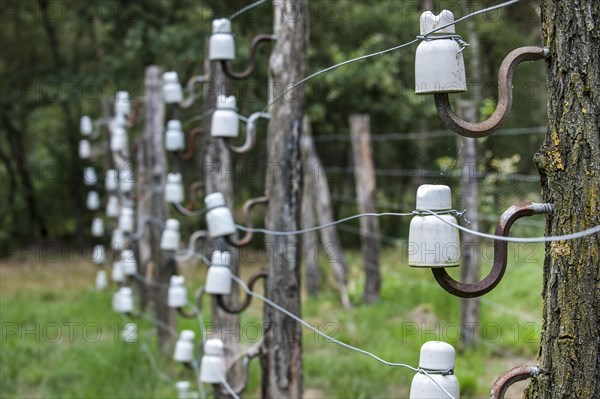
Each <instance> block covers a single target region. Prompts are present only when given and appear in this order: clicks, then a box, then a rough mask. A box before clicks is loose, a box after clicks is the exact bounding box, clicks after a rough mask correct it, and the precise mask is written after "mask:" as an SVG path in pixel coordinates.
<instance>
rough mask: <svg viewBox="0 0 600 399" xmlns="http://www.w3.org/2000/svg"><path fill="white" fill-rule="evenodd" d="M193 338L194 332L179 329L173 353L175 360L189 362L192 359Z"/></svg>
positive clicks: (194, 336)
mask: <svg viewBox="0 0 600 399" xmlns="http://www.w3.org/2000/svg"><path fill="white" fill-rule="evenodd" d="M194 338H196V334H195V333H194V332H193V331H192V330H183V331H181V333H180V334H179V339H178V340H177V343H176V344H175V353H174V354H173V359H174V360H175V361H176V362H181V363H191V362H193V361H194Z"/></svg>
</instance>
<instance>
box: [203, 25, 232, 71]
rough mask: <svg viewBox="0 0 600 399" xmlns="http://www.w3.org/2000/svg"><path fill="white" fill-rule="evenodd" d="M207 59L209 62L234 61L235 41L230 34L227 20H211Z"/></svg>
mask: <svg viewBox="0 0 600 399" xmlns="http://www.w3.org/2000/svg"><path fill="white" fill-rule="evenodd" d="M208 59H209V60H211V61H231V60H233V59H235V41H234V38H233V34H232V33H231V21H230V20H228V19H227V18H221V19H214V20H213V23H212V35H210V40H209V42H208Z"/></svg>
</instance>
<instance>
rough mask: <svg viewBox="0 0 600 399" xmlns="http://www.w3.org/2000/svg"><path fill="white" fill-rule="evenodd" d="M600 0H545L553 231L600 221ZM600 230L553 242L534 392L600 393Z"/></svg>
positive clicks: (542, 154) (547, 164)
mask: <svg viewBox="0 0 600 399" xmlns="http://www.w3.org/2000/svg"><path fill="white" fill-rule="evenodd" d="M598 21H600V3H599V2H598V1H597V0H573V1H569V2H564V1H559V0H544V1H542V32H543V38H544V43H545V46H546V47H548V48H549V49H550V57H549V58H548V60H547V66H548V68H547V73H548V78H547V83H548V131H547V135H546V140H545V141H544V144H543V145H542V148H541V149H540V151H539V152H538V153H537V154H536V155H535V161H536V164H537V166H538V168H539V171H540V174H541V176H542V188H543V193H544V200H545V201H547V202H551V203H553V204H554V211H553V213H552V214H551V215H550V216H548V218H547V225H546V233H547V234H548V235H558V234H565V233H571V232H574V231H579V230H583V229H586V228H590V227H592V226H595V225H598V224H600V214H599V212H598V209H599V205H598V204H599V199H598V198H599V196H600V162H599V160H600V134H599V132H600V117H599V115H600V94H599V93H600V29H598ZM599 259H600V235H599V234H595V235H593V236H589V237H585V238H581V239H577V240H572V241H558V242H553V243H549V244H547V245H546V258H545V261H544V282H543V292H542V297H543V299H544V307H543V327H542V339H541V346H540V353H539V366H540V375H539V377H538V378H537V379H535V380H534V381H533V382H532V384H531V385H530V387H529V389H528V391H527V392H526V397H528V398H553V399H558V398H598V397H600V349H599V342H600V269H599V264H600V263H599V262H600V260H599Z"/></svg>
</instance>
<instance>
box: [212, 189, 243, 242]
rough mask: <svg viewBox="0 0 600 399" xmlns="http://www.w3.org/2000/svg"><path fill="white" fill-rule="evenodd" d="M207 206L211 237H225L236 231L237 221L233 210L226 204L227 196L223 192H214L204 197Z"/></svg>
mask: <svg viewBox="0 0 600 399" xmlns="http://www.w3.org/2000/svg"><path fill="white" fill-rule="evenodd" d="M204 202H205V204H206V208H207V209H208V212H206V224H207V226H208V235H209V236H210V237H211V238H216V237H224V236H228V235H231V234H234V233H235V231H236V230H235V222H234V221H233V215H232V214H231V210H229V208H228V207H227V206H226V205H225V197H224V196H223V194H221V193H212V194H209V195H207V196H206V197H205V198H204Z"/></svg>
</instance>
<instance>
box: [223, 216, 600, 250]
mask: <svg viewBox="0 0 600 399" xmlns="http://www.w3.org/2000/svg"><path fill="white" fill-rule="evenodd" d="M455 212H456V211H444V212H434V211H430V210H427V209H423V210H418V211H413V212H410V213H398V212H384V213H360V214H358V215H353V216H348V217H346V218H343V219H339V220H335V221H333V222H331V223H326V224H323V225H320V226H315V227H310V228H307V229H302V230H290V231H274V230H269V229H263V228H250V227H245V226H242V225H239V224H236V225H235V226H236V228H238V229H239V230H242V231H248V232H251V233H263V234H269V235H272V236H287V235H298V234H304V233H308V232H311V231H316V230H321V229H324V228H326V227H331V226H335V225H337V224H340V223H344V222H348V221H350V220H354V219H358V218H361V217H365V216H373V217H382V216H415V215H418V214H421V213H426V214H430V215H433V216H435V217H436V218H438V219H440V220H441V221H443V222H444V223H446V224H448V225H450V226H453V227H456V228H457V229H459V230H462V231H464V232H465V233H469V234H473V235H476V236H478V237H482V238H488V239H492V240H499V241H507V242H525V243H532V242H552V241H567V240H574V239H577V238H582V237H586V236H591V235H593V234H596V233H598V232H600V225H597V226H594V227H592V228H589V229H586V230H582V231H578V232H575V233H571V234H566V235H560V236H550V237H530V238H527V237H505V236H498V235H495V234H487V233H481V232H479V231H475V230H471V229H469V228H467V227H463V226H461V225H459V224H456V223H452V222H450V221H448V220H446V219H444V218H441V217H440V215H442V214H444V213H455ZM463 213H464V212H463Z"/></svg>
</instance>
